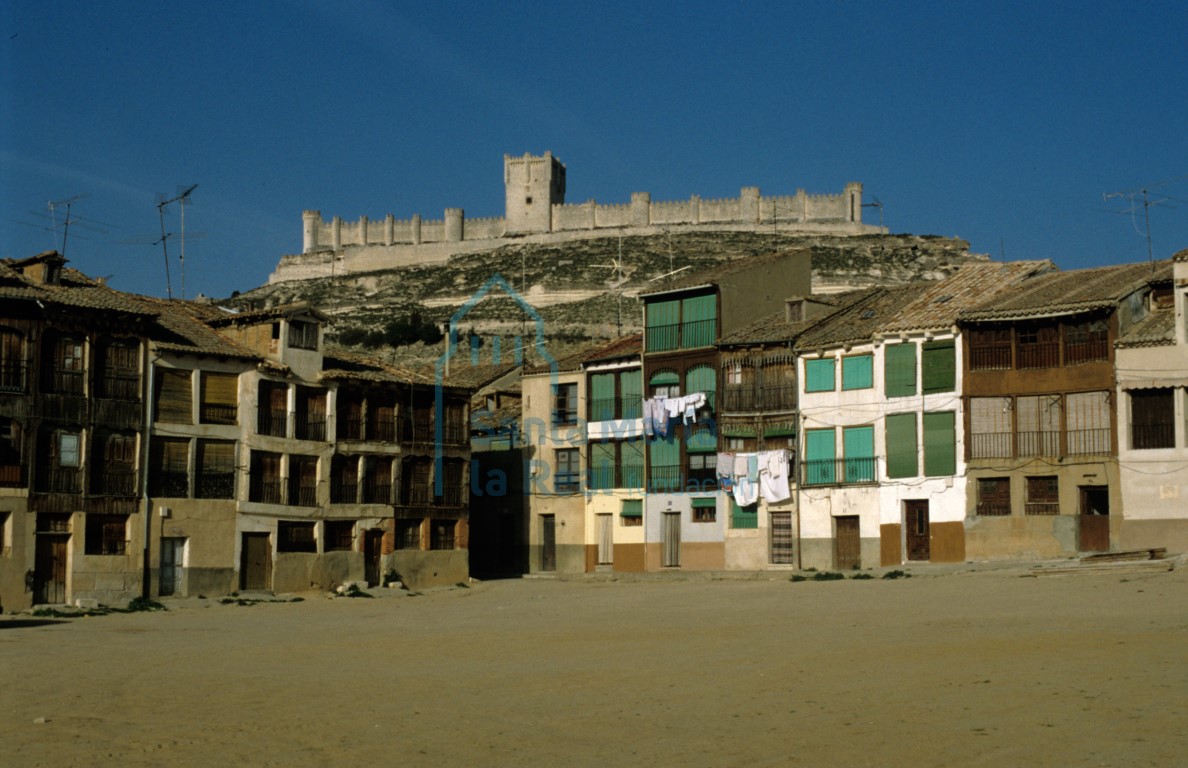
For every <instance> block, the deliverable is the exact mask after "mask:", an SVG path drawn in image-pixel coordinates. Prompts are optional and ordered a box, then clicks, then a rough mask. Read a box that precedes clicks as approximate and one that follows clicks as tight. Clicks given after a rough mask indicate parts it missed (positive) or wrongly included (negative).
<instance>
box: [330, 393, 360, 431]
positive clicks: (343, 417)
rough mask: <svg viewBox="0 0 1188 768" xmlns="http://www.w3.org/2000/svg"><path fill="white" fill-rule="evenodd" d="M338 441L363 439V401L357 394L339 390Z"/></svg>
mask: <svg viewBox="0 0 1188 768" xmlns="http://www.w3.org/2000/svg"><path fill="white" fill-rule="evenodd" d="M336 415H337V418H336V420H335V421H336V422H337V425H338V426H337V433H338V439H339V440H362V439H363V399H362V395H360V394H359V393H358V392H351V391H349V390H339V392H338V409H337V414H336Z"/></svg>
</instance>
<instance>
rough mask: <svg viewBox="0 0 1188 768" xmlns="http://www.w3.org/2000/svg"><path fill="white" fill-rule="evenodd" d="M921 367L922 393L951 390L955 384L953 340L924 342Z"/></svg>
mask: <svg viewBox="0 0 1188 768" xmlns="http://www.w3.org/2000/svg"><path fill="white" fill-rule="evenodd" d="M921 368H923V374H922V376H921V378H923V380H924V382H923V383H924V394H926V395H929V394H932V393H934V392H952V391H953V389H954V387H956V385H957V351H956V348H955V347H954V346H953V340H952V339H949V340H947V341H929V342H926V343H925V344H924V352H923V355H922V356H921Z"/></svg>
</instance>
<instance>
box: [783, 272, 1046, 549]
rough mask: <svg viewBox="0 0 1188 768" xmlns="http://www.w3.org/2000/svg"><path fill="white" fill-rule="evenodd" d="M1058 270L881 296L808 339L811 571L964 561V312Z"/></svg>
mask: <svg viewBox="0 0 1188 768" xmlns="http://www.w3.org/2000/svg"><path fill="white" fill-rule="evenodd" d="M1049 269H1051V265H1050V264H1049V263H1048V262H1015V263H1010V264H999V263H975V264H967V265H965V266H963V267H961V268H960V269H959V270H957V271H956V272H955V273H954V274H952V275H950V276H949V277H947V278H945V279H943V280H940V281H938V282H935V283H926V284H920V285H909V286H902V287H895V288H878V289H871V290H870V291H869V292H868V293H867V295H866V296H865V297H863V298H862V299H860V300H858V301H855V302H854V303H853V304H851V305H850V306H848V307H846V308H845V309H843V310H841V311H839V312H836V313H834V314H833V315H831V316H829V317H828V318H827V319H825V320H823V321H822V322H820V323H818V324H816V325H815V326H814V327H813V328H811V329H809V330H807V331H805V332H804V333H803V334H801V335H800V337H799V338H798V339H797V341H796V345H795V349H796V352H797V355H798V358H799V369H800V370H799V372H800V374H801V381H800V390H799V391H800V423H801V434H800V444H801V446H802V455H801V461H800V473H799V477H798V480H799V492H798V495H799V512H800V518H799V520H800V526H801V538H800V545H801V556H802V561H801V564H802V567H806V568H807V567H816V568H837V569H842V570H847V569H855V568H869V567H873V566H878V565H897V564H900V563H905V562H909V561H918V562H959V561H961V560H963V559H964V558H965V549H964V531H963V520H964V517H965V508H966V503H965V481H964V465H963V460H962V459H963V451H962V449H961V448H962V431H961V424H962V407H961V406H962V401H961V391H962V389H961V378H960V375H959V374H960V371H961V367H960V364H959V352H958V349H959V343H958V339H959V328H958V325H957V317H958V313H959V312H960V311H961V310H962V309H963V308H967V307H970V306H977V305H979V304H980V303H981V302H983V301H985V300H986V299H987V298H989V297H993V296H995V295H998V294H1001V293H1002V292H1008V291H1010V290H1012V286H1014V285H1016V284H1017V283H1019V282H1020V281H1021V280H1023V279H1024V278H1025V277H1026V276H1028V275H1032V274H1035V273H1037V272H1042V271H1046V270H1049Z"/></svg>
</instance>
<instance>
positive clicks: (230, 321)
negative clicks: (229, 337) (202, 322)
mask: <svg viewBox="0 0 1188 768" xmlns="http://www.w3.org/2000/svg"><path fill="white" fill-rule="evenodd" d="M297 314H306V315H313V316H314V317H316V318H318V319H319V320H328V319H329V316H328V315H326V314H325V313H324V312H322V311H320V310H317V309H314V308H313V307H312V306H311V305H310V303H309V302H307V301H299V302H296V303H294V304H282V305H279V306H275V307H268V308H266V309H252V310H246V311H244V312H235V313H232V314H223V315H222V316H221V317H217V318H212V319H211V320H210V321H209V322H210V324H211V325H213V326H215V327H218V326H222V325H240V324H252V323H263V322H267V321H268V320H274V319H276V318H278V317H292V316H293V315H297Z"/></svg>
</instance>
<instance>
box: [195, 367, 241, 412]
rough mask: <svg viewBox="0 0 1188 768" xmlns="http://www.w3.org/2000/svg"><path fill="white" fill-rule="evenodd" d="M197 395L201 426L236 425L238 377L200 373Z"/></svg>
mask: <svg viewBox="0 0 1188 768" xmlns="http://www.w3.org/2000/svg"><path fill="white" fill-rule="evenodd" d="M200 376H201V383H200V384H199V395H198V399H199V402H198V421H199V423H201V424H236V423H238V421H239V376H238V375H236V374H234V373H211V372H210V371H202V372H201V374H200Z"/></svg>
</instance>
